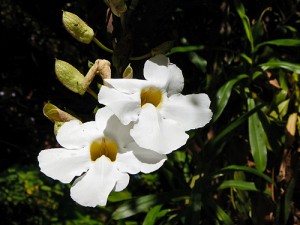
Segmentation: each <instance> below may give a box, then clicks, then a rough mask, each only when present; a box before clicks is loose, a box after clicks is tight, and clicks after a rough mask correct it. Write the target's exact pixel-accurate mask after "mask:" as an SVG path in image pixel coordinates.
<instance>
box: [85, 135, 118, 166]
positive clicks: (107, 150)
mask: <svg viewBox="0 0 300 225" xmlns="http://www.w3.org/2000/svg"><path fill="white" fill-rule="evenodd" d="M117 153H118V146H117V144H116V143H115V142H114V141H113V140H112V139H109V138H107V137H102V138H99V139H96V140H94V141H93V142H92V144H91V146H90V155H91V160H92V161H96V160H97V159H98V158H100V157H101V156H103V155H104V156H106V157H107V158H109V159H110V160H111V161H112V162H113V161H115V160H116V157H117Z"/></svg>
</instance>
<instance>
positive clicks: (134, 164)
mask: <svg viewBox="0 0 300 225" xmlns="http://www.w3.org/2000/svg"><path fill="white" fill-rule="evenodd" d="M116 164H117V165H116V167H117V168H118V170H119V171H121V172H126V173H130V174H137V173H138V172H140V171H141V163H140V161H139V160H138V159H137V158H136V157H135V155H134V154H133V152H132V151H130V152H126V153H123V154H118V155H117V159H116Z"/></svg>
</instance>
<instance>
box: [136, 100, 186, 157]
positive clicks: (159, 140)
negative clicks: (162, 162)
mask: <svg viewBox="0 0 300 225" xmlns="http://www.w3.org/2000/svg"><path fill="white" fill-rule="evenodd" d="M130 135H131V136H132V137H133V139H134V140H135V142H136V143H137V144H138V145H139V146H140V147H142V148H146V149H150V150H153V151H155V152H158V153H160V154H168V153H170V152H172V151H173V150H176V149H178V148H179V147H181V146H182V145H184V144H185V143H186V141H187V139H188V135H187V134H186V133H185V131H184V130H183V129H182V128H181V127H180V126H178V124H177V123H176V122H174V121H173V120H168V119H163V118H162V117H161V115H160V113H159V112H158V110H157V109H156V108H155V107H154V106H153V105H152V104H145V105H144V106H143V107H142V110H141V113H140V116H139V120H138V122H137V123H136V124H135V125H134V127H133V129H132V130H131V131H130Z"/></svg>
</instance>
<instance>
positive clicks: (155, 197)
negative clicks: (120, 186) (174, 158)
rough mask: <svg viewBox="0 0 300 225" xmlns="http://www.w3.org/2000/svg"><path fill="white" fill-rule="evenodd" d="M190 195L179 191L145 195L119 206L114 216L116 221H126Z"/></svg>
mask: <svg viewBox="0 0 300 225" xmlns="http://www.w3.org/2000/svg"><path fill="white" fill-rule="evenodd" d="M188 195H189V193H188V191H186V190H177V191H175V192H169V193H161V194H152V195H145V196H142V197H138V198H134V199H131V200H129V201H127V202H125V203H124V204H122V205H121V206H119V207H118V208H117V209H116V210H115V212H114V213H113V214H112V218H113V219H115V220H120V219H124V218H127V217H130V216H133V215H135V214H138V213H141V212H146V211H148V210H149V208H151V207H153V206H155V205H157V204H163V203H165V202H170V201H171V200H178V199H185V198H187V196H188Z"/></svg>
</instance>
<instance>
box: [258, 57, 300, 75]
mask: <svg viewBox="0 0 300 225" xmlns="http://www.w3.org/2000/svg"><path fill="white" fill-rule="evenodd" d="M259 66H260V67H261V68H262V70H268V69H278V68H282V69H287V70H290V71H292V72H295V73H297V74H300V64H296V63H290V62H286V61H280V60H278V59H276V60H274V59H272V60H270V61H269V62H266V63H262V64H260V65H259Z"/></svg>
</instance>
